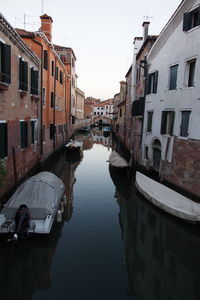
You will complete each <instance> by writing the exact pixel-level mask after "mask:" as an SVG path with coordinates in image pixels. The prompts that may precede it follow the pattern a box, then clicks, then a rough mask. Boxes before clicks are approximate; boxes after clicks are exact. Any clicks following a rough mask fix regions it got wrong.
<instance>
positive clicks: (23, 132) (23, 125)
mask: <svg viewBox="0 0 200 300" xmlns="http://www.w3.org/2000/svg"><path fill="white" fill-rule="evenodd" d="M20 139H21V148H22V149H24V148H27V147H28V122H25V121H20Z"/></svg>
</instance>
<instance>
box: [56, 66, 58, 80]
mask: <svg viewBox="0 0 200 300" xmlns="http://www.w3.org/2000/svg"><path fill="white" fill-rule="evenodd" d="M56 80H58V67H56Z"/></svg>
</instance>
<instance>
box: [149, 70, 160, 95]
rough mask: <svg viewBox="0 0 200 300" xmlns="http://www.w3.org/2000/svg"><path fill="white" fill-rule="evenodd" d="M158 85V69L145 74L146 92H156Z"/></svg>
mask: <svg viewBox="0 0 200 300" xmlns="http://www.w3.org/2000/svg"><path fill="white" fill-rule="evenodd" d="M157 85H158V71H156V72H154V73H150V74H148V76H147V94H152V93H154V94H156V93H157Z"/></svg>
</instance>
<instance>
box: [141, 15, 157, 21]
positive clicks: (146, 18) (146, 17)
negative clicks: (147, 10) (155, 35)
mask: <svg viewBox="0 0 200 300" xmlns="http://www.w3.org/2000/svg"><path fill="white" fill-rule="evenodd" d="M143 18H144V21H146V22H149V20H150V19H153V18H154V17H151V16H149V15H146V16H143Z"/></svg>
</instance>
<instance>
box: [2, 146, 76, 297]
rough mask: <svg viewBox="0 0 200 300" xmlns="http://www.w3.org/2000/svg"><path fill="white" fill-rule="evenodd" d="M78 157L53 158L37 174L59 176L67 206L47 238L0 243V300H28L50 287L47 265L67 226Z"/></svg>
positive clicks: (61, 153) (63, 155)
mask: <svg viewBox="0 0 200 300" xmlns="http://www.w3.org/2000/svg"><path fill="white" fill-rule="evenodd" d="M81 159H82V154H78V155H77V153H74V154H72V155H70V157H69V156H68V155H67V154H66V151H64V152H60V153H58V154H57V155H53V157H51V159H50V160H48V161H46V162H45V163H44V164H43V165H42V168H41V170H45V171H50V172H53V173H54V174H56V175H57V176H59V177H60V178H61V179H62V180H63V182H64V184H65V190H66V196H67V203H66V205H65V208H64V212H63V214H62V222H61V223H55V224H54V226H53V229H52V231H51V233H50V235H49V236H42V237H40V238H39V237H38V236H37V237H31V238H30V239H28V240H25V241H21V242H20V243H17V244H12V245H11V244H8V243H6V242H5V239H4V240H3V239H1V240H0V299H1V300H13V299H15V300H18V299H19V300H29V299H30V300H31V299H32V297H33V294H34V293H35V292H36V291H37V290H47V289H50V287H51V275H50V274H51V264H52V261H53V256H54V254H55V251H56V247H57V242H58V240H59V238H60V236H61V232H62V228H63V225H64V222H68V221H69V220H70V219H71V217H72V212H73V186H74V183H75V181H76V179H75V170H76V168H77V166H78V165H79V164H80V162H81Z"/></svg>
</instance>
